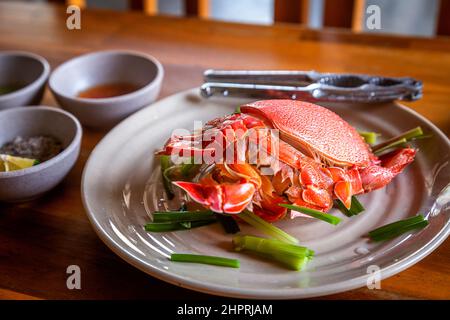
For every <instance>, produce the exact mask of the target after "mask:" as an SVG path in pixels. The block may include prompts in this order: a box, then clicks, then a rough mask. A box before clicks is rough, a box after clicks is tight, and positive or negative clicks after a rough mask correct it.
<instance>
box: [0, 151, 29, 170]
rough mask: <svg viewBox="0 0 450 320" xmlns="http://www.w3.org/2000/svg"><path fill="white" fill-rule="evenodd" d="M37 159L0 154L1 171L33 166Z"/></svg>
mask: <svg viewBox="0 0 450 320" xmlns="http://www.w3.org/2000/svg"><path fill="white" fill-rule="evenodd" d="M35 163H36V160H34V159H29V158H22V157H14V156H11V155H9V154H0V171H14V170H20V169H26V168H29V167H32V166H33V165H34V164H35ZM2 169H3V170H2Z"/></svg>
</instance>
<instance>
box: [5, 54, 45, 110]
mask: <svg viewBox="0 0 450 320" xmlns="http://www.w3.org/2000/svg"><path fill="white" fill-rule="evenodd" d="M49 74H50V66H49V64H48V62H47V60H45V59H44V58H42V57H41V56H38V55H36V54H33V53H29V52H22V51H3V52H0V87H5V86H7V87H11V86H14V87H15V86H17V87H18V88H19V89H17V90H15V91H12V92H10V93H6V94H0V110H2V109H7V108H13V107H21V106H27V105H36V104H39V103H40V102H41V100H42V95H43V94H44V88H45V83H46V82H47V79H48V76H49Z"/></svg>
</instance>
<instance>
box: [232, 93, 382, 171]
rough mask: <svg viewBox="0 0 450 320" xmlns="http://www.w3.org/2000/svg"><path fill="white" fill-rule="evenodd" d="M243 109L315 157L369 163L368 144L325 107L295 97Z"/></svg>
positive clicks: (360, 164)
mask: <svg viewBox="0 0 450 320" xmlns="http://www.w3.org/2000/svg"><path fill="white" fill-rule="evenodd" d="M241 112H243V113H247V114H251V115H254V116H257V117H259V118H261V119H263V120H264V121H265V122H266V123H267V124H268V125H270V126H272V127H273V128H276V129H279V130H280V137H281V139H283V140H285V141H286V142H288V143H289V144H290V145H292V146H294V147H295V148H297V149H299V150H301V151H302V152H303V153H304V154H306V155H309V156H311V157H313V158H317V157H319V158H320V159H322V160H325V162H327V163H330V164H334V165H338V166H358V167H364V166H367V165H368V164H369V163H370V162H371V160H372V159H373V155H372V153H371V152H370V151H369V148H368V146H367V144H366V143H365V142H364V140H363V139H362V138H361V136H360V135H359V134H358V132H357V131H356V130H355V129H354V128H353V127H352V126H350V125H349V124H348V123H347V122H346V121H344V120H343V119H342V118H341V117H339V116H338V115H337V114H336V113H334V112H333V111H331V110H329V109H326V108H324V107H321V106H318V105H315V104H312V103H308V102H302V101H295V100H281V99H280V100H264V101H256V102H253V103H249V104H246V105H243V106H241Z"/></svg>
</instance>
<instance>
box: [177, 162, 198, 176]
mask: <svg viewBox="0 0 450 320" xmlns="http://www.w3.org/2000/svg"><path fill="white" fill-rule="evenodd" d="M198 168H200V164H195V163H194V158H193V157H190V158H189V162H186V163H182V164H181V165H180V172H181V174H182V175H183V177H185V178H188V177H190V176H192V175H193V174H194V173H195V171H196V170H197V169H198Z"/></svg>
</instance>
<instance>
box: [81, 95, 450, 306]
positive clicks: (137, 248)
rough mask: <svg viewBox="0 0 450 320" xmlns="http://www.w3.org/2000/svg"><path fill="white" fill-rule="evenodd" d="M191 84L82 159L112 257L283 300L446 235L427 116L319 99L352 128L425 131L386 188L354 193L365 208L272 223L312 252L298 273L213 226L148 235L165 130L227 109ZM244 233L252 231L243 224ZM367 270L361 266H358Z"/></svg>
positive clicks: (440, 159) (439, 147)
mask: <svg viewBox="0 0 450 320" xmlns="http://www.w3.org/2000/svg"><path fill="white" fill-rule="evenodd" d="M197 92H198V91H197V89H195V90H190V91H186V92H181V93H179V94H176V95H174V96H171V97H168V98H166V99H164V100H161V101H159V102H157V103H155V104H153V105H151V106H149V107H147V108H145V109H143V110H141V111H139V112H138V113H136V114H134V115H133V116H131V117H129V118H128V119H126V120H125V121H123V122H122V123H120V124H119V125H118V126H117V127H116V128H114V129H113V130H112V131H111V132H110V133H109V134H108V135H107V136H106V137H105V138H104V139H103V140H102V141H101V142H100V143H99V144H98V146H97V147H96V148H95V150H94V151H93V152H92V154H91V156H90V158H89V161H88V162H87V164H86V167H85V170H84V174H83V181H82V197H83V201H84V205H85V208H86V211H87V214H88V216H89V218H90V220H91V222H92V224H93V226H94V228H95V230H96V232H97V234H98V235H99V237H100V238H101V239H102V240H103V241H104V242H105V243H106V244H107V245H108V246H109V247H110V248H111V249H112V250H113V251H114V252H115V253H116V254H118V255H119V256H120V257H122V258H123V259H124V260H126V261H127V262H129V263H130V264H132V265H134V266H135V267H137V268H139V269H141V270H142V271H144V272H147V273H148V274H150V275H152V276H155V277H157V278H159V279H162V280H165V281H167V282H170V283H173V284H175V285H178V286H182V287H186V288H190V289H193V290H198V291H202V292H207V293H211V294H217V295H223V296H232V297H246V298H261V299H292V298H304V297H314V296H320V295H326V294H331V293H337V292H341V291H345V290H349V289H353V288H357V287H362V286H365V285H366V283H367V279H368V270H369V272H370V270H371V269H370V268H369V266H372V265H375V266H377V267H378V268H380V270H381V278H383V279H384V278H386V277H390V276H392V275H394V274H396V273H398V272H400V271H402V270H404V269H406V268H408V267H409V266H411V265H413V264H414V263H416V262H418V261H419V260H421V259H423V258H424V257H425V256H426V255H428V254H429V253H430V252H432V251H433V250H434V249H435V248H436V247H437V246H438V245H439V244H440V243H441V242H442V241H444V240H445V238H446V237H447V236H448V234H449V232H450V223H449V220H450V207H449V202H450V201H449V199H450V184H449V181H450V169H449V168H450V165H449V159H450V142H449V140H448V138H447V137H446V136H445V135H444V134H443V133H442V132H440V131H439V130H438V129H437V128H436V127H435V126H434V125H433V124H432V123H430V122H429V121H427V120H426V119H424V118H423V117H421V116H420V115H418V114H417V113H415V112H413V111H411V110H410V109H408V108H406V107H404V106H401V105H398V104H394V103H390V104H382V105H352V106H348V105H347V106H345V105H342V104H328V106H329V107H330V108H331V109H332V110H334V111H335V112H337V113H338V114H340V115H341V116H343V118H344V119H346V120H347V121H348V122H350V124H352V125H354V126H355V127H357V128H358V129H365V130H370V131H376V132H380V133H382V134H383V136H384V137H390V136H393V135H396V134H399V133H401V132H403V131H406V130H408V129H410V128H413V127H415V126H418V125H420V126H422V128H423V129H424V130H425V131H426V132H428V133H431V134H432V135H433V137H432V138H431V139H428V140H422V141H420V142H417V146H418V147H419V148H420V151H419V153H418V156H417V158H416V160H415V161H414V163H413V164H412V165H410V166H409V167H408V168H407V169H406V170H405V172H403V173H402V174H401V175H400V176H398V177H397V178H396V179H395V180H394V181H393V182H392V183H391V184H390V185H388V186H387V187H386V188H383V189H381V190H378V191H375V192H372V193H369V194H366V195H363V196H361V197H359V199H360V201H361V202H362V203H363V204H364V206H365V208H366V211H365V212H363V213H362V214H360V215H358V216H356V217H352V218H346V217H345V216H343V215H342V214H341V213H336V214H337V215H338V216H340V217H342V218H343V222H342V223H340V224H339V225H338V226H332V225H329V224H327V223H324V222H322V221H318V220H314V219H305V218H303V219H302V218H298V219H296V220H291V221H282V222H279V223H277V225H278V226H279V227H281V228H283V229H284V230H285V231H287V232H288V233H290V234H292V235H294V236H296V237H298V239H300V241H301V244H303V245H306V246H307V247H309V248H311V249H313V250H315V252H316V256H315V257H314V259H313V260H312V261H311V262H310V263H309V264H308V266H307V268H306V270H305V271H302V272H295V271H289V270H286V269H284V268H283V267H280V266H278V265H276V264H273V263H271V262H267V261H264V260H258V259H256V258H255V257H253V256H248V255H246V254H243V253H235V252H233V251H232V250H231V236H230V235H227V234H224V232H223V231H222V230H221V228H220V226H218V225H210V226H205V227H201V228H198V229H192V230H188V231H178V232H169V233H148V232H145V231H144V229H143V226H144V224H145V223H146V222H148V221H149V220H150V214H149V213H148V211H151V210H153V209H154V208H156V207H157V206H160V203H158V198H160V197H161V196H162V195H163V192H162V186H161V183H160V178H159V173H158V172H159V170H158V166H157V163H156V162H155V160H154V157H153V153H154V151H155V150H156V149H158V148H160V147H161V146H162V145H163V144H164V142H165V141H166V139H167V138H168V137H169V136H170V134H171V132H172V130H173V129H175V128H187V129H192V128H193V126H194V121H195V120H202V121H206V120H210V119H212V118H214V117H217V116H220V115H225V114H228V113H231V112H233V110H234V109H235V108H236V106H238V105H240V104H242V103H243V102H246V101H244V100H239V99H231V98H217V99H210V100H204V99H201V98H200V97H199V96H198V94H197ZM417 213H423V214H424V215H426V216H427V217H428V219H429V221H430V225H429V226H428V227H427V228H425V229H423V230H421V231H419V232H416V233H413V234H407V235H403V236H401V237H399V238H396V239H394V240H392V241H388V242H384V243H377V244H373V243H370V242H369V241H368V240H367V238H365V237H364V235H365V234H367V232H368V231H370V230H372V229H374V228H376V227H378V226H381V225H384V224H386V223H389V222H392V221H395V220H399V219H403V218H406V217H409V216H413V215H416V214H417ZM243 231H244V232H249V233H254V230H252V229H251V227H244V228H243ZM172 252H188V253H197V254H207V255H216V256H225V257H232V258H238V259H240V261H241V268H240V269H230V268H224V267H216V266H209V265H200V264H189V263H174V262H170V261H169V260H168V256H170V253H172ZM368 268H369V269H368Z"/></svg>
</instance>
